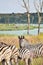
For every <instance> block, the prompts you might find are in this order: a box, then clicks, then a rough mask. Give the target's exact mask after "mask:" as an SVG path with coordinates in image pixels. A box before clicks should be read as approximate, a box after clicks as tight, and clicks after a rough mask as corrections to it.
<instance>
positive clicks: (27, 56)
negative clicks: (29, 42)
mask: <svg viewBox="0 0 43 65" xmlns="http://www.w3.org/2000/svg"><path fill="white" fill-rule="evenodd" d="M19 54H20V55H19V57H20V59H21V60H24V61H25V64H26V65H29V64H30V62H31V59H32V55H33V54H32V53H31V51H30V50H28V49H26V48H20V49H19Z"/></svg>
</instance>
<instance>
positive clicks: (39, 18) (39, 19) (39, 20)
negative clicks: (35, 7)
mask: <svg viewBox="0 0 43 65" xmlns="http://www.w3.org/2000/svg"><path fill="white" fill-rule="evenodd" d="M40 22H41V17H40V13H38V35H39V34H40Z"/></svg>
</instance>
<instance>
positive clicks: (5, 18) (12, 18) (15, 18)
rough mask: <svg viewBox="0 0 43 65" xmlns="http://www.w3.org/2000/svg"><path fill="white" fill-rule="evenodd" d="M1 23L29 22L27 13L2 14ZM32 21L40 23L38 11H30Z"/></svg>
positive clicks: (42, 21) (41, 14)
mask: <svg viewBox="0 0 43 65" xmlns="http://www.w3.org/2000/svg"><path fill="white" fill-rule="evenodd" d="M40 16H41V23H43V13H40ZM0 23H8V24H9V23H28V22H27V13H23V14H21V13H17V14H15V13H12V14H0ZM30 23H34V24H36V23H38V15H37V13H30Z"/></svg>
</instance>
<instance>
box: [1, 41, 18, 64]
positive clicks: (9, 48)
mask: <svg viewBox="0 0 43 65" xmlns="http://www.w3.org/2000/svg"><path fill="white" fill-rule="evenodd" d="M18 55H19V51H18V49H17V48H16V46H15V45H7V44H5V43H3V42H1V43H0V62H1V61H2V64H5V62H6V63H7V64H8V65H12V59H15V63H16V65H18ZM3 60H5V61H3Z"/></svg>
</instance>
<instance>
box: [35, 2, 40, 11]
mask: <svg viewBox="0 0 43 65" xmlns="http://www.w3.org/2000/svg"><path fill="white" fill-rule="evenodd" d="M36 5H37V6H36ZM34 6H35V9H36V11H37V12H39V5H38V4H37V3H36V1H34Z"/></svg>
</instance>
